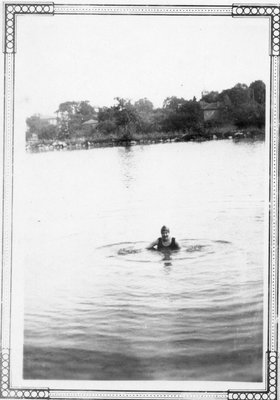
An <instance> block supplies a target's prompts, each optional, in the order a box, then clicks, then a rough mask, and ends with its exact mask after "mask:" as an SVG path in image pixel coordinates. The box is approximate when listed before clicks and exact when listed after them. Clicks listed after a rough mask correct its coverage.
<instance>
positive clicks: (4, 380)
mask: <svg viewBox="0 0 280 400" xmlns="http://www.w3.org/2000/svg"><path fill="white" fill-rule="evenodd" d="M0 398H2V399H4V398H5V399H9V398H18V399H49V398H50V393H49V389H28V388H25V389H16V388H11V387H10V351H9V349H2V352H1V387H0Z"/></svg>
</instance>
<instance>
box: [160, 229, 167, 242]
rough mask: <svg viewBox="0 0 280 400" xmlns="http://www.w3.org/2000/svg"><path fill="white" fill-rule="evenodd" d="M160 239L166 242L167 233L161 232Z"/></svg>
mask: <svg viewBox="0 0 280 400" xmlns="http://www.w3.org/2000/svg"><path fill="white" fill-rule="evenodd" d="M161 237H162V239H163V240H164V241H166V240H168V238H169V231H165V230H164V231H162V232H161Z"/></svg>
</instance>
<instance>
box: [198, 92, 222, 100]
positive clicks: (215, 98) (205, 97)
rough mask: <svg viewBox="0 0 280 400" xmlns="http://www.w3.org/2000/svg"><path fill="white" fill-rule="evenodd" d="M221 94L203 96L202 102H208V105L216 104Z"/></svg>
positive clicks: (212, 93)
mask: <svg viewBox="0 0 280 400" xmlns="http://www.w3.org/2000/svg"><path fill="white" fill-rule="evenodd" d="M218 97H219V92H214V91H212V92H209V93H207V94H205V95H203V96H202V98H201V101H206V103H216V102H217V101H218Z"/></svg>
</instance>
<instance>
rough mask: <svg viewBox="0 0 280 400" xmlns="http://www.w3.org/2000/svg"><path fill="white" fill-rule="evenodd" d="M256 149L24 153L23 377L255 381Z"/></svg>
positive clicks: (190, 146) (260, 206)
mask: <svg viewBox="0 0 280 400" xmlns="http://www.w3.org/2000/svg"><path fill="white" fill-rule="evenodd" d="M264 148H265V145H264V143H263V142H251V143H246V142H243V143H233V142H231V141H219V142H214V141H213V142H205V143H168V144H156V145H148V146H143V147H141V146H134V147H131V148H105V149H93V150H87V151H75V152H53V153H44V154H27V155H26V160H25V167H24V168H25V169H24V171H23V179H25V180H26V181H25V183H26V188H27V190H26V192H24V193H23V194H22V198H21V201H22V204H23V206H24V209H25V213H24V216H23V217H22V218H23V221H22V226H23V228H22V237H21V241H22V244H23V245H25V246H24V248H25V249H26V250H25V255H24V264H25V266H24V268H25V336H24V377H25V378H26V379H74V380H76V379H78V380H79V379H87V380H208V381H215V380H219V381H222V380H232V381H254V382H257V381H261V380H262V361H263V358H262V357H263V356H262V349H263V346H262V341H263V333H262V330H263V275H264V260H265V256H264V227H265V224H264V210H265V208H264V207H265V195H264V193H265V192H264V165H265V163H264ZM163 224H166V225H168V226H170V229H171V235H172V236H175V237H176V239H177V240H178V241H179V242H180V244H181V249H180V251H176V252H174V253H169V254H168V253H165V254H163V253H159V252H157V251H151V250H146V246H147V244H148V243H149V242H151V241H153V240H155V239H156V238H157V237H159V235H160V233H159V230H160V227H161V226H162V225H163Z"/></svg>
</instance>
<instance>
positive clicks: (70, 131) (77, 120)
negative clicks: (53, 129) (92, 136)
mask: <svg viewBox="0 0 280 400" xmlns="http://www.w3.org/2000/svg"><path fill="white" fill-rule="evenodd" d="M56 112H57V114H58V118H59V127H60V131H61V133H62V134H63V135H64V136H66V137H74V136H77V135H79V134H80V135H83V134H84V133H85V128H84V127H83V123H84V122H86V121H88V120H90V119H92V118H96V112H95V110H94V108H93V107H92V106H91V105H90V104H89V101H80V102H77V101H67V102H64V103H61V104H60V105H59V107H58V110H57V111H56Z"/></svg>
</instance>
